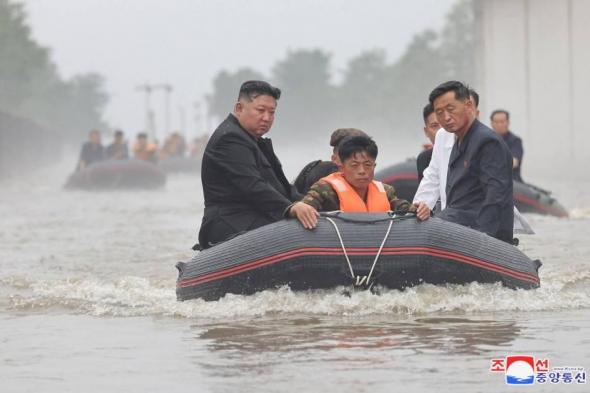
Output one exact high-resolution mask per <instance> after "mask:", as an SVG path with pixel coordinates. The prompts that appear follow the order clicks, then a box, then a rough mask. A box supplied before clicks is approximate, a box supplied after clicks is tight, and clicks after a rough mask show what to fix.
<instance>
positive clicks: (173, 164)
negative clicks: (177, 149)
mask: <svg viewBox="0 0 590 393" xmlns="http://www.w3.org/2000/svg"><path fill="white" fill-rule="evenodd" d="M201 160H202V158H201V157H170V158H166V159H163V160H160V161H159V162H158V166H159V167H160V168H162V170H163V171H164V172H166V173H195V174H198V173H201Z"/></svg>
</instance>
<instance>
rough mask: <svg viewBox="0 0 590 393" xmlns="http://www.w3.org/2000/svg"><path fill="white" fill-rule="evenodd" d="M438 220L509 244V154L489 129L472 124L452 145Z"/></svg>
mask: <svg viewBox="0 0 590 393" xmlns="http://www.w3.org/2000/svg"><path fill="white" fill-rule="evenodd" d="M446 192H447V207H446V209H445V210H443V211H442V212H441V215H440V216H441V217H442V218H445V219H447V220H449V221H452V222H456V223H458V224H461V225H465V226H469V227H472V228H474V229H477V230H479V231H482V232H485V233H487V234H488V235H490V236H493V237H496V238H498V239H502V240H505V241H508V242H512V235H513V233H512V231H513V221H514V201H513V197H512V154H511V153H510V150H509V149H508V146H506V144H505V143H504V142H503V141H502V140H501V138H500V137H499V136H498V135H497V134H496V133H495V132H494V131H492V130H491V129H490V128H488V127H486V126H485V125H484V124H482V123H480V122H479V121H478V120H475V121H474V122H473V124H472V125H471V127H470V128H469V131H468V132H467V134H466V135H465V138H464V139H463V141H462V143H461V144H459V141H458V140H457V142H455V145H454V146H453V150H452V151H451V157H450V159H449V171H448V173H447V188H446Z"/></svg>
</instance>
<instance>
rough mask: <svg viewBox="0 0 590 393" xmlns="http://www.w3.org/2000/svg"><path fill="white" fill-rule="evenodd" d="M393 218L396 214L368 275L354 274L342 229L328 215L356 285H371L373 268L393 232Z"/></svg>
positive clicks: (390, 222)
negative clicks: (341, 232)
mask: <svg viewBox="0 0 590 393" xmlns="http://www.w3.org/2000/svg"><path fill="white" fill-rule="evenodd" d="M393 218H395V215H393V216H392V217H391V220H390V221H389V226H388V227H387V232H386V233H385V237H384V238H383V241H382V242H381V245H380V246H379V250H378V251H377V254H376V255H375V259H374V260H373V265H372V266H371V270H370V271H369V275H368V276H363V277H361V276H357V275H355V274H354V269H353V268H352V264H351V263H350V258H349V257H348V253H347V252H346V247H345V246H344V241H343V240H342V235H341V234H340V229H339V228H338V225H336V223H335V222H334V220H332V219H331V218H330V217H326V220H328V221H329V222H330V223H331V224H332V225H333V226H334V229H335V230H336V235H338V240H340V246H341V247H342V252H343V253H344V258H345V259H346V262H347V263H348V268H349V269H350V275H351V277H352V279H353V280H355V282H354V286H357V287H360V286H363V285H364V286H367V287H369V288H370V287H371V285H372V284H371V276H372V275H373V270H375V266H376V265H377V261H378V260H379V257H380V256H381V251H383V246H385V242H386V241H387V238H388V237H389V233H390V232H391V227H392V226H393Z"/></svg>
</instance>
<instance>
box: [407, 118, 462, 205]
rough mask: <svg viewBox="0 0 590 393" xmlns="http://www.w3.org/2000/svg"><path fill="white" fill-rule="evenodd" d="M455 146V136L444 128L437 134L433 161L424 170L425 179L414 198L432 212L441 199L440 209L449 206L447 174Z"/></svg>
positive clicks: (433, 149)
mask: <svg viewBox="0 0 590 393" xmlns="http://www.w3.org/2000/svg"><path fill="white" fill-rule="evenodd" d="M454 144H455V134H451V133H450V132H447V131H445V130H444V129H443V128H441V129H439V130H438V131H437V132H436V135H435V136H434V146H433V147H432V159H431V160H430V164H429V165H428V167H427V168H426V169H425V170H424V177H423V178H422V180H421V181H420V185H419V186H418V190H417V191H416V195H415V196H414V203H417V202H424V203H426V204H427V205H428V207H429V208H430V210H432V209H434V207H435V206H436V202H437V201H438V199H439V198H440V209H441V210H443V209H444V208H445V207H446V206H447V193H446V187H447V172H448V170H449V158H450V157H451V150H453V145H454Z"/></svg>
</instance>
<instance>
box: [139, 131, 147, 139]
mask: <svg viewBox="0 0 590 393" xmlns="http://www.w3.org/2000/svg"><path fill="white" fill-rule="evenodd" d="M137 139H147V134H146V133H145V132H140V133H139V134H137Z"/></svg>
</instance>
